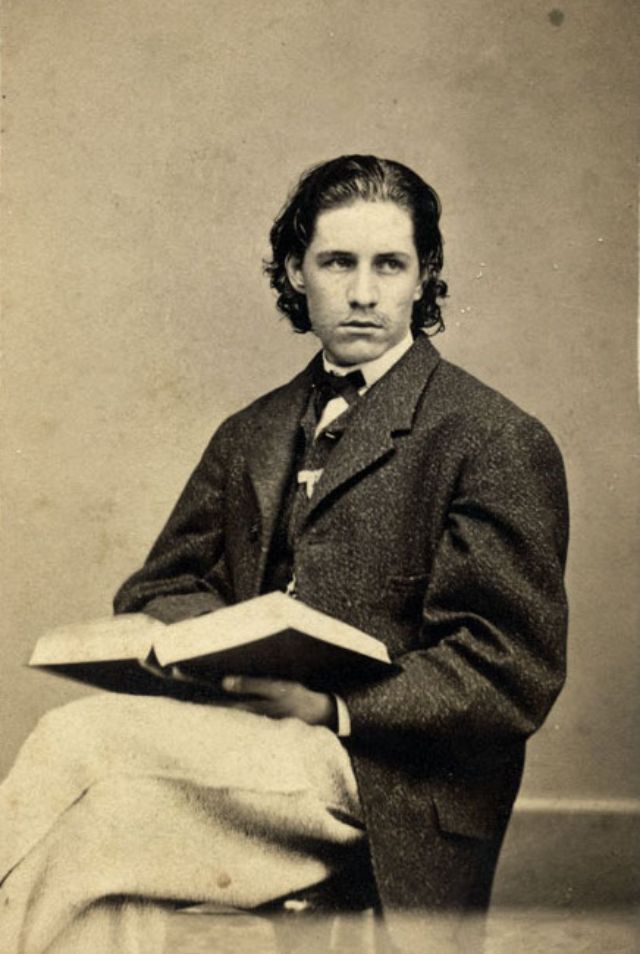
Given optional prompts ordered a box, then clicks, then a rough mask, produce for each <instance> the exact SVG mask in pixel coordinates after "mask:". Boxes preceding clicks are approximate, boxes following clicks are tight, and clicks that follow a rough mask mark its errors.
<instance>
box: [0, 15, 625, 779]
mask: <svg viewBox="0 0 640 954" xmlns="http://www.w3.org/2000/svg"><path fill="white" fill-rule="evenodd" d="M637 14H638V8H637V4H636V3H635V2H633V0H628V2H626V0H606V2H605V0H600V2H596V0H567V2H566V3H564V4H562V7H561V8H557V9H555V10H554V9H552V6H551V4H547V3H543V2H539V0H526V2H525V0H484V2H482V3H480V2H476V0H452V2H449V3H446V4H444V3H439V2H435V0H397V2H395V3H393V4H387V3H382V2H379V0H324V2H322V3H319V2H318V3H316V2H310V0H304V2H303V0H270V2H268V3H258V2H257V0H252V2H242V0H240V2H231V0H154V2H151V0H95V2H92V3H82V2H80V0H57V2H56V3H51V2H48V0H21V2H18V0H13V2H12V0H7V2H6V3H5V14H4V17H5V39H4V43H5V53H4V57H5V67H4V68H5V77H4V92H3V95H4V97H5V98H4V100H3V104H4V128H5V155H4V190H5V232H6V238H7V249H8V250H7V252H6V254H5V275H4V283H5V288H6V293H5V298H4V318H3V336H4V344H3V348H4V369H3V377H4V414H3V426H4V428H5V437H4V450H3V454H4V464H3V482H4V490H3V493H4V501H5V503H4V518H3V519H4V527H3V534H2V546H3V587H4V599H3V602H2V606H3V609H2V627H3V630H4V633H3V636H2V642H1V644H0V645H1V653H2V656H1V659H0V663H1V665H2V672H3V677H4V678H3V691H2V703H1V704H2V737H3V738H2V748H3V752H2V758H3V761H2V770H3V771H4V770H5V769H6V768H7V767H8V765H9V764H10V762H11V760H12V758H13V757H14V755H15V752H16V750H17V747H18V745H19V744H20V742H21V741H22V740H23V738H24V737H25V736H26V734H27V732H28V731H29V729H30V728H31V727H32V726H33V724H34V721H35V720H36V718H37V717H38V716H39V715H40V714H41V713H42V712H44V711H45V710H46V709H47V708H49V707H50V706H52V705H54V704H57V703H60V702H62V701H64V700H66V699H70V698H73V697H75V696H77V695H78V694H80V693H82V692H84V691H85V690H83V689H82V688H79V687H76V686H73V685H72V684H70V683H65V682H64V681H62V680H56V679H54V678H53V677H50V676H47V675H44V674H40V673H33V672H27V671H26V670H25V669H24V667H23V663H24V662H25V660H26V658H27V657H28V655H29V651H30V648H31V646H32V644H33V642H34V640H35V638H36V637H37V636H38V635H39V634H40V633H41V632H42V630H44V629H45V628H47V627H49V626H52V625H54V624H58V623H62V622H65V621H72V620H80V619H83V618H87V617H92V616H96V615H104V614H106V613H108V612H109V608H110V599H111V595H112V593H113V591H114V590H115V588H116V587H117V585H118V583H119V582H120V581H121V579H122V578H123V577H124V576H125V575H126V574H127V573H129V572H130V571H131V570H133V569H134V568H135V567H136V566H137V565H138V564H139V563H140V561H141V560H142V559H143V557H144V555H145V552H146V550H147V548H148V546H149V545H150V543H151V541H152V539H153V538H154V536H155V535H156V533H157V531H158V530H159V528H160V525H161V524H162V522H163V521H164V519H165V517H166V515H167V513H168V510H169V508H170V507H171V505H172V503H173V501H174V500H175V498H176V495H177V493H178V491H179V490H180V488H181V487H182V485H183V483H184V481H185V480H186V478H187V476H188V474H189V472H190V470H191V468H192V467H193V465H194V464H195V462H196V460H197V458H198V456H199V454H200V452H201V450H202V448H203V447H204V444H205V442H206V441H207V439H208V437H209V435H210V433H211V431H212V430H213V428H214V427H215V426H216V425H217V424H218V423H219V422H220V421H221V419H222V418H223V417H224V416H225V415H226V414H228V413H229V412H231V411H232V410H234V409H236V408H238V407H239V406H240V405H242V404H244V403H246V402H247V401H249V400H250V399H251V398H253V397H254V396H256V395H258V394H260V393H261V392H263V391H264V390H266V389H268V388H270V387H272V386H274V385H276V384H278V383H281V382H283V381H284V380H286V379H287V378H288V377H290V376H291V375H292V373H293V372H295V371H296V370H297V369H298V367H299V366H300V365H301V364H302V363H303V362H304V361H305V360H306V359H307V357H308V356H309V355H310V354H311V353H312V351H313V344H314V342H313V341H312V340H311V339H309V338H308V337H307V338H301V337H297V336H294V335H293V334H292V333H291V332H290V331H289V330H288V328H287V326H286V325H285V324H284V322H280V321H278V319H277V317H276V316H275V313H274V308H273V301H272V297H271V294H270V292H269V290H268V287H267V284H266V282H265V280H264V278H263V277H262V276H261V271H260V260H261V257H262V256H263V255H264V254H265V252H266V235H267V231H268V228H269V225H270V222H271V220H272V218H273V216H274V214H275V212H276V211H277V209H278V207H279V206H280V204H281V202H282V200H283V198H284V194H285V192H286V190H287V188H288V187H289V186H290V185H291V183H292V181H293V179H294V178H295V176H296V175H297V173H298V172H299V171H300V170H301V168H303V167H305V166H307V165H308V164H310V163H312V162H314V161H316V160H319V159H322V158H328V157H330V156H333V155H336V154H338V153H341V152H352V151H361V152H375V153H378V154H382V155H387V156H390V157H393V158H397V159H400V160H401V161H404V162H406V163H408V164H409V165H412V166H414V167H415V168H416V169H417V170H419V171H420V172H421V173H423V175H424V176H425V177H426V178H427V179H429V180H430V181H431V182H432V183H433V184H434V185H435V186H436V188H437V189H438V191H439V192H440V193H441V196H442V199H443V203H444V207H445V215H444V219H443V229H444V233H445V238H446V258H447V265H446V278H447V280H448V281H449V283H450V287H451V296H450V299H449V302H448V305H447V311H446V317H447V324H448V330H447V332H446V334H445V335H444V336H441V338H440V339H439V340H438V341H437V344H438V346H439V347H440V348H441V350H442V351H443V353H444V354H445V355H446V356H447V357H449V358H451V359H453V360H455V361H458V362H460V363H461V364H463V365H464V366H465V367H467V368H468V369H469V370H471V371H472V372H474V373H476V374H477V375H479V376H480V377H482V378H483V379H484V380H486V381H487V382H488V383H491V384H493V385H494V386H495V387H497V388H498V389H500V390H502V391H503V392H505V393H506V394H508V395H509V396H510V397H512V398H513V399H514V400H515V401H516V402H517V403H519V404H521V405H522V406H524V407H525V408H527V409H528V410H530V411H531V412H533V413H534V414H537V415H538V416H540V417H541V418H542V419H543V420H544V421H545V422H546V423H547V424H548V426H549V427H550V428H551V430H552V431H553V433H554V434H555V435H556V437H557V439H558V442H559V443H560V445H561V447H562V449H563V451H564V454H565V457H566V461H567V467H568V473H569V480H570V487H571V495H572V515H573V530H572V547H571V559H570V567H569V587H570V593H571V601H572V620H571V655H570V664H571V676H570V679H569V682H568V685H567V688H566V690H565V692H564V694H563V696H562V698H561V701H560V702H559V703H558V705H557V706H556V708H555V709H554V712H553V713H552V716H551V718H550V720H549V722H548V723H547V725H546V726H545V728H544V729H543V730H542V732H541V733H540V734H539V735H538V737H537V738H536V740H535V741H534V743H533V744H532V746H531V757H530V761H529V768H528V771H527V776H526V781H525V792H526V793H527V794H529V795H548V796H579V797H608V796H630V795H632V794H633V793H634V792H637V789H636V787H635V779H634V774H635V766H636V765H637V761H636V755H635V750H636V745H635V744H634V743H635V742H637V736H638V730H637V722H636V727H635V731H634V726H633V721H634V710H636V712H637V708H636V703H635V701H634V698H635V693H634V683H637V676H638V665H637V662H638V653H637V648H636V646H637V635H638V634H637V603H636V602H635V601H634V595H635V594H634V591H635V587H636V582H637V579H636V578H637V569H638V567H637V551H636V549H635V548H636V531H637V520H636V516H637V510H636V506H635V501H636V499H637V491H636V481H637V466H636V463H637V453H638V441H637V438H636V437H635V436H634V435H635V433H636V428H637V419H636V386H635V381H636V346H635V340H636V338H635V320H636V303H637V297H636V289H637V285H636V214H635V212H636V194H635V178H634V176H635V172H634V164H633V163H634V155H633V152H634V141H633V135H634V125H635V123H634V118H635V116H636V115H637V112H636V109H635V106H636V102H637V100H636V94H635V83H634V80H635V75H634V74H635V61H636V60H635V57H636V56H637V51H634V50H633V49H632V41H633V37H634V35H635V36H637V34H638V30H637V27H638V15H637Z"/></svg>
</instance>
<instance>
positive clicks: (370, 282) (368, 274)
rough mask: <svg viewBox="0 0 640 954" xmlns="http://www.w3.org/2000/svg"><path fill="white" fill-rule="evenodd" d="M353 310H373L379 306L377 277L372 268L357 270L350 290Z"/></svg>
mask: <svg viewBox="0 0 640 954" xmlns="http://www.w3.org/2000/svg"><path fill="white" fill-rule="evenodd" d="M348 296H349V304H350V305H351V307H352V308H373V307H374V306H375V305H377V304H378V281H377V276H376V275H375V273H374V272H373V271H372V269H370V268H366V267H361V268H356V269H355V270H354V272H353V273H352V277H351V282H350V284H349V288H348Z"/></svg>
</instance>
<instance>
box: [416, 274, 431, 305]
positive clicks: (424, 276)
mask: <svg viewBox="0 0 640 954" xmlns="http://www.w3.org/2000/svg"><path fill="white" fill-rule="evenodd" d="M428 279H429V270H428V268H423V269H422V271H421V273H420V278H419V279H418V284H417V285H416V287H415V291H414V293H413V300H414V301H420V299H421V298H422V295H423V292H424V286H425V285H426V283H427V281H428Z"/></svg>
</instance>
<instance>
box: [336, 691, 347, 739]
mask: <svg viewBox="0 0 640 954" xmlns="http://www.w3.org/2000/svg"><path fill="white" fill-rule="evenodd" d="M333 698H334V699H335V700H336V711H337V714H338V730H337V735H338V736H339V737H340V738H343V739H344V738H346V737H347V736H349V735H351V717H350V715H349V710H348V709H347V703H346V702H345V701H344V699H343V698H342V696H337V695H336V694H335V693H334V694H333Z"/></svg>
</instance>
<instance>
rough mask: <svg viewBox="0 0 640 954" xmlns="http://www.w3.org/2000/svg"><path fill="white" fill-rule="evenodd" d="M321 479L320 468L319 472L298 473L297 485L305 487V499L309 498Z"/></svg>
mask: <svg viewBox="0 0 640 954" xmlns="http://www.w3.org/2000/svg"><path fill="white" fill-rule="evenodd" d="M321 477H322V468H321V469H320V470H299V471H298V483H299V484H304V485H305V490H306V492H307V499H310V498H311V495H312V493H313V491H314V489H315V486H316V484H317V483H318V481H319V480H320V478H321Z"/></svg>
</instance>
